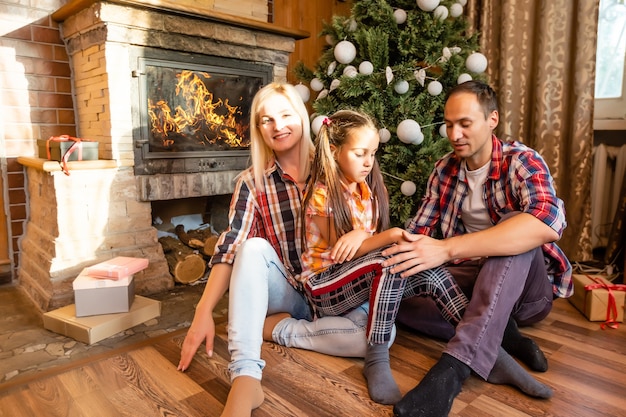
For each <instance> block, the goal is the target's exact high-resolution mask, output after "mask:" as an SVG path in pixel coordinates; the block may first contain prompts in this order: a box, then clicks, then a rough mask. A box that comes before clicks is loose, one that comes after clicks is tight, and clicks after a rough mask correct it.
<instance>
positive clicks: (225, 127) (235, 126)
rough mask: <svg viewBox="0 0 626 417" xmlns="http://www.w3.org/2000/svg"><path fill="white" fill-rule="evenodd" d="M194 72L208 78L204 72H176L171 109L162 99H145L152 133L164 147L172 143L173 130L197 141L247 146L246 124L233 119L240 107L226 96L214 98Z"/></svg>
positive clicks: (173, 141) (240, 113)
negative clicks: (175, 99) (245, 137)
mask: <svg viewBox="0 0 626 417" xmlns="http://www.w3.org/2000/svg"><path fill="white" fill-rule="evenodd" d="M198 74H201V75H202V76H203V77H204V78H205V79H207V80H208V79H210V78H211V75H210V74H208V73H206V72H202V73H196V72H193V71H188V70H183V71H181V72H180V73H179V74H177V75H176V78H177V79H178V81H177V83H176V89H175V93H176V97H177V98H179V100H177V102H178V103H179V104H178V105H176V107H175V108H174V110H173V111H172V109H171V107H170V103H168V102H167V101H166V100H163V99H159V100H156V101H153V100H152V99H148V114H149V116H150V122H151V126H152V132H153V134H154V135H155V136H160V137H161V140H162V142H163V145H164V146H166V147H171V146H173V145H174V144H175V142H176V140H175V138H172V137H171V136H172V135H173V134H178V135H183V136H190V137H194V138H195V140H196V141H198V142H199V143H200V144H215V143H219V142H223V143H225V144H227V145H229V146H230V147H242V146H247V144H246V143H245V142H246V140H245V139H244V137H243V135H244V132H245V129H246V127H247V126H242V125H241V124H240V123H239V122H238V121H237V117H239V118H241V117H242V112H241V109H240V108H239V107H238V106H233V105H231V104H230V103H229V100H228V98H226V99H222V98H217V99H215V97H214V94H213V92H211V91H210V90H209V88H208V87H207V86H206V84H205V83H204V81H203V80H202V78H201V77H200V76H199V75H198ZM240 99H241V98H240Z"/></svg>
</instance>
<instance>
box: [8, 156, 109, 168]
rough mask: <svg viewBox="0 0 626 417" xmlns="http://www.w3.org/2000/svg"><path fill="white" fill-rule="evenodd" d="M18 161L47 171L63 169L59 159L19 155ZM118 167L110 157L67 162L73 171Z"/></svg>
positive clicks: (26, 165)
mask: <svg viewBox="0 0 626 417" xmlns="http://www.w3.org/2000/svg"><path fill="white" fill-rule="evenodd" d="M17 162H18V163H20V164H22V165H24V166H25V167H30V168H35V169H38V170H40V171H45V172H56V171H61V170H62V169H61V163H60V162H59V161H50V160H48V159H43V158H35V157H32V156H18V157H17ZM113 168H117V162H116V161H114V160H108V159H97V160H93V161H70V162H68V163H67V169H68V170H69V171H70V172H71V171H79V170H86V169H113Z"/></svg>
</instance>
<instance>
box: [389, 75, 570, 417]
mask: <svg viewBox="0 0 626 417" xmlns="http://www.w3.org/2000/svg"><path fill="white" fill-rule="evenodd" d="M444 119H445V123H446V132H447V136H448V139H449V141H450V143H451V144H452V147H453V152H451V153H450V154H448V155H446V156H445V157H443V158H442V159H441V160H439V161H438V162H437V164H436V165H435V169H434V171H433V173H432V174H431V175H430V178H429V180H428V186H427V191H426V196H425V198H424V199H423V201H422V204H421V206H420V208H419V210H418V212H417V214H416V216H415V217H414V218H413V220H412V221H411V222H410V224H409V226H408V228H407V230H408V232H411V233H413V234H411V233H406V234H407V236H406V239H407V240H411V242H410V243H402V244H398V245H395V246H393V247H390V248H389V249H387V250H386V251H385V252H384V253H383V254H385V255H390V256H392V257H391V258H390V259H388V260H387V261H386V263H385V266H392V267H393V268H392V272H398V271H403V272H402V273H403V275H406V276H409V275H411V274H415V273H417V272H419V271H423V270H425V269H428V268H433V267H435V266H439V265H443V264H445V265H446V266H447V267H448V268H449V270H450V272H451V273H452V275H453V276H454V277H455V278H456V279H457V281H458V283H459V285H461V287H462V288H463V289H464V291H466V292H467V294H468V296H469V298H470V303H469V305H468V307H467V309H466V311H465V314H464V316H463V320H462V321H461V323H460V324H459V325H458V326H457V328H456V331H455V334H454V336H452V338H451V339H450V340H449V342H448V345H447V346H446V349H445V350H444V353H443V355H442V356H441V359H440V360H439V361H438V362H437V363H436V364H435V365H434V366H433V368H431V369H430V371H429V372H428V373H427V374H426V375H425V377H424V378H423V379H422V381H421V382H420V383H419V384H418V385H417V386H416V387H415V388H413V389H412V390H411V391H409V392H408V393H407V394H406V395H405V396H404V398H403V399H402V400H401V401H400V402H398V403H397V404H396V406H395V407H394V413H395V415H397V416H401V417H406V416H409V417H414V416H429V417H434V416H447V415H448V413H449V411H450V408H451V407H452V402H453V401H454V398H455V397H456V396H457V395H458V394H459V392H460V391H461V386H462V384H463V382H464V381H465V380H466V379H467V378H468V377H469V375H470V372H471V371H474V372H475V373H477V374H478V375H479V376H481V377H482V378H484V379H488V378H490V377H491V376H490V372H491V370H492V368H493V365H494V363H495V361H496V358H497V356H498V349H499V348H500V345H502V347H504V349H505V350H507V351H508V352H509V353H510V354H511V355H512V356H514V357H517V358H518V359H520V360H521V361H522V362H524V363H525V364H526V365H527V366H529V367H530V368H531V369H532V370H535V371H545V370H546V369H547V361H546V358H545V356H544V355H543V352H542V351H541V350H540V349H539V347H538V346H537V345H536V344H535V342H534V341H533V340H531V339H530V338H527V337H523V336H522V335H521V334H520V333H519V331H518V328H517V326H518V325H528V324H532V323H536V322H538V321H540V320H542V319H543V318H545V317H546V316H547V315H548V313H549V312H550V310H551V308H552V300H553V298H554V297H569V296H570V295H571V294H572V291H573V287H572V282H571V265H570V263H569V261H568V260H567V258H566V257H565V255H564V254H563V252H562V251H561V250H560V249H559V248H558V246H556V244H555V243H554V242H555V241H557V240H558V239H559V238H560V237H561V234H562V233H563V230H564V229H565V227H566V221H565V210H564V207H563V202H562V201H561V200H560V199H559V198H558V197H557V196H556V193H555V190H554V188H553V184H552V182H553V181H552V177H551V175H550V172H549V170H548V168H547V166H546V164H545V162H544V160H543V159H542V158H541V156H539V155H538V154H537V153H536V152H535V151H534V150H532V149H530V148H528V147H527V146H525V145H523V144H521V143H519V142H513V143H504V142H502V141H500V140H499V139H498V138H497V137H496V136H495V135H494V134H493V131H494V130H495V128H496V126H497V125H498V121H499V114H498V107H497V97H496V94H495V92H494V91H493V90H492V89H491V87H489V86H488V85H486V84H484V83H482V82H479V81H468V82H466V83H463V84H460V85H457V86H455V87H454V88H453V89H452V90H451V91H450V92H449V93H448V97H447V99H446V105H445V108H444ZM433 236H442V237H443V238H442V239H435V238H434V237H433ZM489 380H491V379H489ZM492 382H496V383H497V382H498V381H492ZM538 396H541V395H538ZM544 397H545V396H544Z"/></svg>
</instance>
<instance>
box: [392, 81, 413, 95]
mask: <svg viewBox="0 0 626 417" xmlns="http://www.w3.org/2000/svg"><path fill="white" fill-rule="evenodd" d="M393 89H394V90H396V93H398V94H406V92H407V91H409V83H408V82H407V81H406V80H400V81H398V82H397V83H395V84H394V86H393Z"/></svg>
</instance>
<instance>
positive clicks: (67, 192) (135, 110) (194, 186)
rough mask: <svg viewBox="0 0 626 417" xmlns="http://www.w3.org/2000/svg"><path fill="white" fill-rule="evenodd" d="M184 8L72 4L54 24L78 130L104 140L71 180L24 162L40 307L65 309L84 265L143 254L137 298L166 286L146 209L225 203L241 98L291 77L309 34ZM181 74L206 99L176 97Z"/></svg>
mask: <svg viewBox="0 0 626 417" xmlns="http://www.w3.org/2000/svg"><path fill="white" fill-rule="evenodd" d="M189 3H190V2H175V1H171V0H168V1H159V0H150V1H147V0H145V1H143V0H106V1H98V0H95V1H94V0H70V1H68V2H67V3H66V4H65V5H64V6H63V7H61V9H59V10H58V11H57V12H55V13H54V14H53V15H52V17H53V19H55V20H56V21H58V22H59V23H60V26H61V32H62V35H63V38H64V42H65V44H66V48H67V53H68V55H69V56H70V57H71V59H70V62H71V65H72V83H73V91H74V93H75V109H76V117H77V121H76V127H77V135H78V136H80V137H82V138H85V139H90V140H93V141H97V142H98V144H99V156H100V159H101V160H100V161H84V162H72V163H71V164H73V165H72V167H71V175H70V176H66V175H64V174H63V173H62V172H61V171H58V170H55V169H50V170H48V169H47V168H46V167H47V166H48V165H46V164H45V163H41V161H39V162H38V160H35V161H28V160H27V161H25V163H24V164H25V166H26V170H27V178H28V190H29V195H30V197H29V199H30V204H31V206H32V209H31V214H30V216H29V220H28V222H27V225H26V231H25V233H24V237H23V239H22V242H21V244H22V248H23V249H24V250H22V252H21V253H22V255H21V256H22V258H21V260H20V271H19V280H20V286H21V287H22V288H23V289H24V290H25V292H26V293H27V294H28V295H29V296H30V298H31V299H32V300H34V301H35V304H36V305H37V306H38V307H40V309H41V310H43V311H49V310H52V309H54V308H58V307H62V306H64V305H67V304H70V303H72V302H73V290H72V281H73V280H74V279H75V278H76V276H77V275H78V274H79V273H80V271H81V270H82V268H84V267H87V266H90V265H93V264H95V263H97V262H100V261H103V260H107V259H111V258H113V257H115V256H132V257H142V258H147V259H149V261H150V263H149V266H148V268H147V269H146V270H144V271H141V272H140V273H139V274H137V275H136V276H135V290H136V293H137V294H140V295H149V294H153V293H157V292H160V291H163V290H166V289H168V288H171V287H173V285H174V281H173V278H172V276H171V275H170V273H169V271H168V266H167V262H166V260H165V257H164V254H163V250H162V248H161V246H160V244H159V242H158V239H157V230H156V228H155V227H154V226H153V224H152V221H153V212H152V204H153V202H159V204H160V205H162V204H164V203H165V202H167V201H169V200H176V201H180V200H184V199H190V198H196V197H201V198H205V197H209V196H228V195H230V194H232V191H233V187H234V180H235V178H236V176H237V175H238V174H239V173H240V172H241V170H242V169H244V168H245V166H246V165H247V163H248V159H249V156H248V147H249V138H248V134H247V132H246V129H247V128H248V127H247V126H246V123H247V119H248V113H249V110H250V104H251V103H250V101H249V100H251V97H252V96H253V95H254V92H256V90H258V88H259V87H260V86H261V85H263V84H265V83H267V82H269V81H285V80H286V75H287V65H288V63H289V55H290V53H291V52H292V51H293V49H294V46H295V41H296V40H297V39H303V38H305V37H308V36H309V34H308V33H306V32H301V31H296V30H291V29H285V28H280V27H276V26H274V25H272V24H269V23H265V22H259V21H257V20H251V19H246V18H243V17H241V16H230V15H226V14H223V13H218V12H216V11H215V10H207V8H206V7H207V6H204V8H203V6H202V5H196V4H194V6H193V7H190V6H189ZM183 4H187V6H184V5H183ZM183 79H184V81H185V82H187V81H189V80H193V83H194V86H195V88H198V89H200V90H202V91H201V93H202V94H198V91H196V94H195V95H185V94H182V95H179V91H180V89H181V88H182V86H181V85H179V84H172V82H173V81H174V80H177V81H181V82H182V81H183ZM170 81H172V82H170ZM203 89H206V91H205V90H203ZM191 90H193V89H191ZM191 90H190V91H191ZM244 96H247V97H244ZM196 105H198V106H196ZM208 109H211V110H213V114H212V115H211V116H208V115H209V113H210V112H209V111H208ZM201 114H202V115H204V116H206V117H204V118H200V117H199V115H201ZM174 122H176V123H178V124H176V125H175V124H174ZM31 162H32V164H31ZM81 167H82V168H81ZM35 207H37V209H36V210H35V209H34V208H35ZM218 211H223V210H218Z"/></svg>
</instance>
